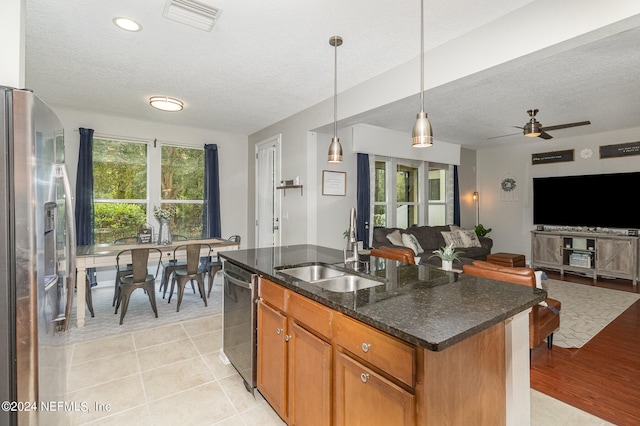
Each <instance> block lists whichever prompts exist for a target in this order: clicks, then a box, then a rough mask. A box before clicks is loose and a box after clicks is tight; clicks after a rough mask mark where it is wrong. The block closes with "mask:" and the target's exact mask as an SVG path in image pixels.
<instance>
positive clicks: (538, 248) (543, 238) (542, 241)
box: [531, 234, 562, 266]
mask: <svg viewBox="0 0 640 426" xmlns="http://www.w3.org/2000/svg"><path fill="white" fill-rule="evenodd" d="M531 257H532V260H533V263H534V265H536V264H543V263H546V264H552V265H558V266H560V265H562V237H560V236H559V235H544V234H533V241H532V247H531Z"/></svg>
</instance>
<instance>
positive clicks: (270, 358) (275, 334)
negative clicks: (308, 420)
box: [257, 301, 287, 419]
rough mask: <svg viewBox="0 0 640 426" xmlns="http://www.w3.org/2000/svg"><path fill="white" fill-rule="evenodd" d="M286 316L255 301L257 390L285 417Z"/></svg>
mask: <svg viewBox="0 0 640 426" xmlns="http://www.w3.org/2000/svg"><path fill="white" fill-rule="evenodd" d="M286 333H287V330H286V317H285V316H284V315H283V314H281V313H280V312H278V311H277V310H275V309H273V308H271V307H270V306H269V305H267V304H265V303H264V302H263V301H259V302H258V374H257V381H258V390H259V391H260V393H262V395H263V396H264V397H265V399H266V400H267V401H268V402H269V404H271V406H272V407H273V409H274V410H275V411H276V413H278V415H279V416H280V417H282V418H283V419H284V418H286V405H285V404H286V393H285V392H286V371H287V370H286V365H287V351H286V349H287V348H286V342H285V339H284V337H285V335H286Z"/></svg>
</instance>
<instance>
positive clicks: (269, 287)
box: [258, 278, 286, 312]
mask: <svg viewBox="0 0 640 426" xmlns="http://www.w3.org/2000/svg"><path fill="white" fill-rule="evenodd" d="M285 291H286V290H285V288H284V287H282V286H281V285H278V284H276V283H273V282H271V281H269V280H267V279H265V278H260V284H259V286H258V292H259V293H258V294H259V295H260V298H261V299H262V300H264V301H265V302H267V303H268V304H270V305H271V306H273V307H274V308H277V309H280V311H281V312H284V311H285Z"/></svg>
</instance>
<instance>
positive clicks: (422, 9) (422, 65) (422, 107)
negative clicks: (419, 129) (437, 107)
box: [420, 0, 424, 112]
mask: <svg viewBox="0 0 640 426" xmlns="http://www.w3.org/2000/svg"><path fill="white" fill-rule="evenodd" d="M420 112H424V0H420Z"/></svg>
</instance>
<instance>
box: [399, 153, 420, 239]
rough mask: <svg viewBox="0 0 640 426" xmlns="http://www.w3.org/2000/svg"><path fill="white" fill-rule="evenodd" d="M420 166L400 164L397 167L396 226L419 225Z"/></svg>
mask: <svg viewBox="0 0 640 426" xmlns="http://www.w3.org/2000/svg"><path fill="white" fill-rule="evenodd" d="M418 186H419V185H418V168H417V167H411V166H407V165H403V164H398V165H397V168H396V201H397V203H396V210H397V214H396V226H397V227H398V228H408V227H410V226H412V225H418V222H419V220H418V209H419V203H418V199H419V197H418Z"/></svg>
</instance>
